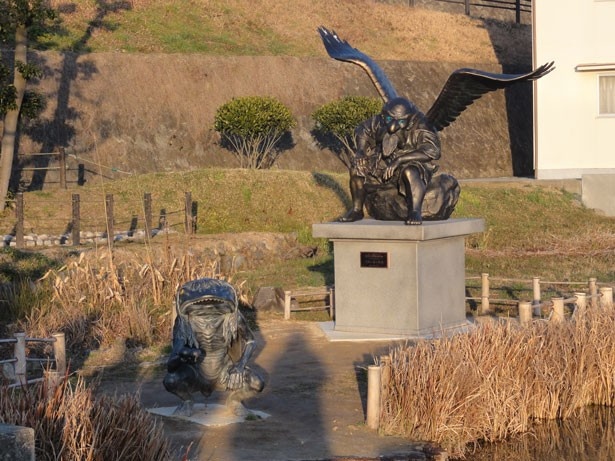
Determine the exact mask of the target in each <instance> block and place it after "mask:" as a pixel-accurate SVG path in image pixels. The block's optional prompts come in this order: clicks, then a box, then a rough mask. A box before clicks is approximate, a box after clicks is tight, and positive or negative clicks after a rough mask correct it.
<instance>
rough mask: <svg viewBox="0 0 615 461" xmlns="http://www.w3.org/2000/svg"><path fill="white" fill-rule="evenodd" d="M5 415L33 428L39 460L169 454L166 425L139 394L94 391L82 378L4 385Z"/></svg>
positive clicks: (1, 403)
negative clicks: (98, 394)
mask: <svg viewBox="0 0 615 461" xmlns="http://www.w3.org/2000/svg"><path fill="white" fill-rule="evenodd" d="M0 420H2V421H3V422H4V423H7V424H15V425H20V426H28V427H32V428H34V432H35V439H36V459H37V460H59V459H61V460H66V461H73V460H74V461H77V460H78V461H94V460H103V459H104V460H109V461H112V460H127V459H130V460H135V461H138V460H144V461H145V460H147V461H151V460H161V461H162V460H167V459H170V453H169V446H168V442H167V440H166V438H165V437H164V436H163V431H162V426H161V425H159V424H157V422H156V420H155V419H154V417H153V416H151V415H150V414H149V413H147V412H146V411H145V410H143V409H142V408H141V406H140V404H139V401H138V397H136V396H134V395H127V396H120V397H109V396H102V397H99V398H96V397H94V395H93V392H92V389H91V388H86V386H85V384H84V381H83V380H82V379H77V380H76V382H75V383H74V384H70V380H68V379H66V380H64V381H63V383H62V384H61V385H59V386H58V387H57V388H56V389H55V391H48V390H47V388H46V386H45V385H44V384H37V385H30V386H28V387H25V388H14V389H9V388H7V387H5V386H2V387H0Z"/></svg>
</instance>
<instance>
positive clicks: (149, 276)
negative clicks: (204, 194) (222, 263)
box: [21, 249, 230, 357]
mask: <svg viewBox="0 0 615 461" xmlns="http://www.w3.org/2000/svg"><path fill="white" fill-rule="evenodd" d="M156 251H157V250H156V249H149V250H148V254H146V255H145V256H144V255H140V256H139V255H136V254H133V253H130V252H122V251H121V250H113V251H112V252H110V251H108V250H107V249H102V250H96V251H92V252H83V253H81V254H80V255H79V257H78V258H75V259H73V260H71V261H69V262H67V263H66V264H65V265H64V266H62V267H60V268H59V269H53V270H49V271H48V272H47V273H46V274H45V275H44V276H43V277H42V278H41V279H40V280H39V281H38V282H37V283H36V284H35V285H33V286H34V287H35V288H34V289H35V290H38V291H39V292H42V293H45V295H44V296H42V295H41V296H39V298H40V301H39V302H36V303H33V304H32V305H31V307H30V310H29V314H28V315H27V316H26V317H25V320H24V321H22V322H21V328H22V329H25V331H28V334H29V335H33V336H40V337H47V336H49V335H50V334H52V333H53V332H57V331H62V332H64V333H65V335H66V344H67V349H68V350H69V351H71V352H72V353H73V354H72V355H73V357H74V355H78V354H79V353H81V352H83V351H87V350H91V349H95V348H98V347H100V346H102V345H111V344H114V343H117V341H118V340H124V341H125V342H126V344H127V346H143V347H148V346H152V345H156V344H160V343H161V342H168V340H169V334H170V331H171V317H172V316H171V313H172V309H173V301H174V297H175V292H176V290H177V288H178V287H179V286H180V285H182V284H183V283H185V282H187V281H189V280H192V279H195V278H199V277H212V276H220V274H219V271H218V269H217V267H216V265H215V264H214V263H212V262H211V261H209V260H206V259H204V258H201V257H198V256H195V255H194V254H191V253H190V252H181V251H178V252H177V253H174V252H172V250H169V249H166V250H164V254H163V253H157V252H156ZM229 278H230V277H227V279H229ZM69 355H71V354H70V353H69Z"/></svg>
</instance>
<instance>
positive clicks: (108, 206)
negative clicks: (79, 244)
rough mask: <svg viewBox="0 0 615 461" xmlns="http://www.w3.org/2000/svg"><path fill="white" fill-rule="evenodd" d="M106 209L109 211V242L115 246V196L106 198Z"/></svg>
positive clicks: (109, 195)
mask: <svg viewBox="0 0 615 461" xmlns="http://www.w3.org/2000/svg"><path fill="white" fill-rule="evenodd" d="M105 209H106V211H107V241H108V242H109V245H113V238H114V237H115V230H114V229H113V194H107V195H106V196H105Z"/></svg>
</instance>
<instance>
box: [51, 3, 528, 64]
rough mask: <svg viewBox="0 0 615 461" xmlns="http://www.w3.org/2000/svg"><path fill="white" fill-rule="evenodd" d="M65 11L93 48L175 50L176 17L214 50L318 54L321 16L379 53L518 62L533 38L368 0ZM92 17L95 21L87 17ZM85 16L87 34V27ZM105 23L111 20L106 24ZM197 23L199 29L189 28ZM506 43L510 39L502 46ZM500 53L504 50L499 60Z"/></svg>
mask: <svg viewBox="0 0 615 461" xmlns="http://www.w3.org/2000/svg"><path fill="white" fill-rule="evenodd" d="M52 3H55V6H56V7H59V6H61V5H62V2H60V1H55V2H52ZM64 11H65V13H63V14H62V18H63V20H64V23H65V25H66V26H67V27H68V28H69V29H70V30H72V31H73V32H74V33H75V35H76V36H77V37H79V34H77V33H76V32H77V31H81V34H82V36H87V38H88V42H87V45H88V46H90V47H91V48H92V49H94V50H95V51H116V50H122V49H124V48H126V47H128V46H129V47H130V50H132V51H138V52H147V53H158V52H168V51H174V50H173V49H171V50H169V48H168V47H169V44H168V43H166V40H167V39H168V37H166V35H170V31H173V30H174V27H175V26H176V23H178V24H181V27H178V30H181V31H183V32H184V33H185V37H186V40H196V41H199V40H200V41H203V42H204V44H203V47H204V48H203V49H205V50H206V52H208V53H211V54H218V55H292V56H321V55H323V50H322V45H321V43H320V41H319V38H318V35H317V34H316V33H315V28H316V27H317V26H319V25H321V24H322V25H325V26H328V27H331V28H336V29H339V32H340V33H341V34H343V36H344V37H345V38H347V39H349V40H350V41H351V43H354V44H357V45H359V44H360V45H361V49H363V50H364V51H366V52H368V53H369V54H371V55H373V56H374V57H376V58H378V59H393V60H415V61H448V62H477V63H489V62H498V59H499V60H500V61H505V62H518V60H514V59H516V58H519V57H520V56H521V57H522V59H524V60H527V56H528V53H529V52H530V49H529V44H530V40H531V34H530V32H529V28H528V27H523V26H511V25H508V24H499V23H497V22H486V21H482V20H480V19H475V18H468V17H466V16H464V15H462V14H450V13H444V12H438V11H429V10H425V9H422V8H420V7H417V8H408V6H407V5H406V6H404V5H403V4H402V5H399V4H398V5H394V4H387V3H383V2H377V1H373V0H343V1H336V2H331V1H326V0H295V1H293V2H292V3H287V2H282V1H280V0H264V1H259V2H258V4H255V3H254V2H251V1H246V0H231V1H220V0H207V1H195V0H192V1H188V2H181V4H178V3H177V2H173V1H172V0H133V1H131V2H126V3H125V4H120V5H119V6H118V5H117V4H114V5H105V4H104V3H103V2H95V1H94V0H81V1H79V2H75V3H74V9H70V10H68V9H64ZM93 18H98V22H94V23H92V20H93ZM101 18H104V22H102V21H101ZM139 18H141V19H139ZM88 24H90V25H91V27H90V34H91V35H85V30H86V28H87V25H88ZM109 25H111V26H112V27H105V26H109ZM164 25H166V29H167V30H166V31H165V30H164V29H165V26H164ZM92 26H93V27H92ZM199 27H200V29H201V30H193V29H198V28H199ZM158 29H162V30H158ZM383 32H386V33H383ZM178 35H181V34H179V33H178ZM178 40H181V38H177V37H174V42H173V43H174V44H176V41H178ZM505 43H511V44H512V46H510V47H508V48H509V49H506V48H507V47H503V46H502V45H503V44H505ZM494 45H496V46H494ZM523 48H526V49H523ZM495 49H497V50H498V54H499V56H498V55H496V52H495V51H494V50H495ZM175 51H177V50H175ZM502 53H504V54H508V57H507V58H506V59H504V60H502V59H501V58H502V57H503V56H502Z"/></svg>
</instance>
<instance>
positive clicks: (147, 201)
mask: <svg viewBox="0 0 615 461" xmlns="http://www.w3.org/2000/svg"><path fill="white" fill-rule="evenodd" d="M143 212H144V214H145V235H146V236H147V237H148V238H149V237H151V235H152V194H151V193H150V192H146V193H145V194H143Z"/></svg>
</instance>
